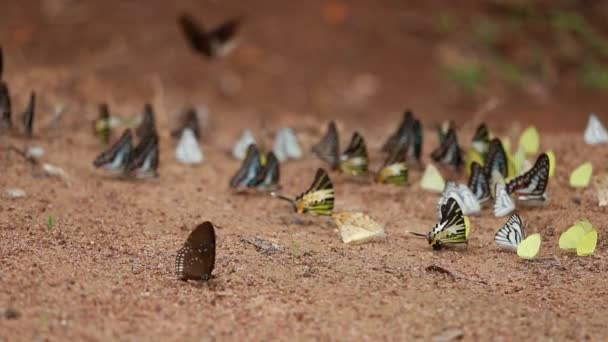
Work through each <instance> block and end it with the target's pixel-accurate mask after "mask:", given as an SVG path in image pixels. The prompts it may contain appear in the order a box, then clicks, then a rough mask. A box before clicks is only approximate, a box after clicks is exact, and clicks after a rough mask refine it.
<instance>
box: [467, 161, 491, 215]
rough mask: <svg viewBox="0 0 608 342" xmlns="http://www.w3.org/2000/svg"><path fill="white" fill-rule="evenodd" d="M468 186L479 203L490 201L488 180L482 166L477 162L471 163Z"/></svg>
mask: <svg viewBox="0 0 608 342" xmlns="http://www.w3.org/2000/svg"><path fill="white" fill-rule="evenodd" d="M468 186H469V189H471V191H472V192H473V194H474V195H475V198H477V201H479V203H480V204H482V205H483V204H485V203H489V202H490V200H491V197H492V196H491V194H490V182H489V180H488V178H487V177H486V174H485V172H484V169H483V167H482V166H481V165H479V163H477V162H473V163H472V164H471V176H470V177H469V183H468Z"/></svg>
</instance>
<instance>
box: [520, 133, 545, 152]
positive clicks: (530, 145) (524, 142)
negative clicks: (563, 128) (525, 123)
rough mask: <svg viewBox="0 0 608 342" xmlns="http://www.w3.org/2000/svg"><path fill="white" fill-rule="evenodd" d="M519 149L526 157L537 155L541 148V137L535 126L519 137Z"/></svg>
mask: <svg viewBox="0 0 608 342" xmlns="http://www.w3.org/2000/svg"><path fill="white" fill-rule="evenodd" d="M519 148H520V149H523V151H524V152H525V153H526V155H531V154H537V153H538V151H539V148H540V135H539V134H538V130H537V129H536V127H534V126H530V127H528V128H526V129H525V130H524V131H523V132H522V134H521V136H520V137H519Z"/></svg>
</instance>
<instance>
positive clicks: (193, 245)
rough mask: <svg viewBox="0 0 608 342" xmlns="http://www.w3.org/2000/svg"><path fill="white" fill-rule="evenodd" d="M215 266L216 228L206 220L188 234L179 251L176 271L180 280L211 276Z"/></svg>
mask: <svg viewBox="0 0 608 342" xmlns="http://www.w3.org/2000/svg"><path fill="white" fill-rule="evenodd" d="M214 267H215V228H214V227H213V223H211V222H209V221H206V222H203V223H202V224H200V225H198V226H197V227H196V228H195V229H194V230H193V231H192V232H191V233H190V235H189V236H188V239H186V242H185V243H184V246H183V247H182V248H180V249H179V250H178V251H177V256H176V258H175V273H176V274H177V278H178V279H180V280H184V281H185V280H202V281H206V280H209V279H210V278H211V272H213V268H214Z"/></svg>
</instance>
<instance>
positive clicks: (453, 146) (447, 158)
mask: <svg viewBox="0 0 608 342" xmlns="http://www.w3.org/2000/svg"><path fill="white" fill-rule="evenodd" d="M442 140H443V141H442V143H441V145H440V146H439V147H438V148H437V149H436V150H435V151H433V153H431V158H433V160H434V161H436V162H438V163H442V164H444V165H447V166H449V167H450V168H452V169H454V170H459V169H460V168H461V167H462V166H463V165H464V158H463V156H462V150H461V149H460V145H459V144H458V138H457V137H456V131H455V130H454V129H453V128H449V129H448V131H447V133H445V138H443V139H442Z"/></svg>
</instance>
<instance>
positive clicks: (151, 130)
mask: <svg viewBox="0 0 608 342" xmlns="http://www.w3.org/2000/svg"><path fill="white" fill-rule="evenodd" d="M135 135H137V137H138V138H140V139H144V138H146V137H147V136H149V135H156V136H158V133H157V132H156V120H155V119H154V108H152V105H151V104H149V103H146V104H145V105H144V113H143V118H142V120H141V123H140V124H139V126H138V127H137V130H136V131H135Z"/></svg>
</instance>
